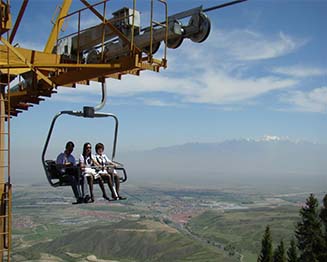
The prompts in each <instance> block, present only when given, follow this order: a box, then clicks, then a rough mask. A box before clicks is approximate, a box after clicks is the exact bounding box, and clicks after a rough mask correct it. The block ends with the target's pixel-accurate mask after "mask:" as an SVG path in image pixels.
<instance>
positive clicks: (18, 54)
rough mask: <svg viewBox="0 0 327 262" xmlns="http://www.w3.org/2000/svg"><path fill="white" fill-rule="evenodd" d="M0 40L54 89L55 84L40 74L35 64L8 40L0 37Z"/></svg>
mask: <svg viewBox="0 0 327 262" xmlns="http://www.w3.org/2000/svg"><path fill="white" fill-rule="evenodd" d="M0 40H1V42H2V43H4V44H5V45H6V46H7V47H8V49H9V50H10V51H11V52H13V53H14V54H15V55H16V56H17V57H18V58H19V59H20V60H21V61H23V62H24V63H25V64H26V65H27V66H28V67H29V68H30V69H31V70H32V71H34V72H35V73H36V74H37V75H38V76H39V77H40V78H41V79H42V80H44V82H46V83H47V84H48V85H50V86H52V87H54V84H53V82H52V81H51V80H50V79H49V78H48V77H47V76H45V75H44V74H43V73H42V72H40V71H39V70H38V69H37V68H34V66H33V64H32V63H31V62H30V61H29V59H27V58H26V57H25V56H24V55H23V54H21V53H20V52H19V51H18V50H17V49H16V48H14V47H13V46H12V45H11V44H10V43H9V42H8V41H7V40H6V39H4V38H3V37H1V36H0Z"/></svg>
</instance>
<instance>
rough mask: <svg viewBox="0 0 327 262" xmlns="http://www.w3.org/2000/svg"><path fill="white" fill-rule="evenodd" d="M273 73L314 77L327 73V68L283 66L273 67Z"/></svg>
mask: <svg viewBox="0 0 327 262" xmlns="http://www.w3.org/2000/svg"><path fill="white" fill-rule="evenodd" d="M272 72H273V73H277V74H281V75H286V76H291V77H301V78H302V77H313V76H323V75H327V69H322V68H318V67H307V66H287V67H286V66H282V67H275V68H273V69H272Z"/></svg>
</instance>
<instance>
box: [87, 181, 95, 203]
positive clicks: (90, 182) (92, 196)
mask: <svg viewBox="0 0 327 262" xmlns="http://www.w3.org/2000/svg"><path fill="white" fill-rule="evenodd" d="M87 181H88V183H89V189H90V195H91V202H94V195H93V176H88V177H87Z"/></svg>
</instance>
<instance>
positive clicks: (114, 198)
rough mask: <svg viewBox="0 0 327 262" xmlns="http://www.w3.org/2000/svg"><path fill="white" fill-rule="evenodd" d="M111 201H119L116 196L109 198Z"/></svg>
mask: <svg viewBox="0 0 327 262" xmlns="http://www.w3.org/2000/svg"><path fill="white" fill-rule="evenodd" d="M111 198H112V199H111V201H115V200H118V199H119V197H116V196H111Z"/></svg>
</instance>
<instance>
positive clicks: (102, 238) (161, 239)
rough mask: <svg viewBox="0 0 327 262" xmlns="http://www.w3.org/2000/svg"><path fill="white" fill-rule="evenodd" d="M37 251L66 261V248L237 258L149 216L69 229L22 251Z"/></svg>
mask: <svg viewBox="0 0 327 262" xmlns="http://www.w3.org/2000/svg"><path fill="white" fill-rule="evenodd" d="M40 252H42V253H49V254H52V255H56V256H60V257H61V258H63V259H64V260H65V261H67V260H68V257H67V255H65V254H66V252H71V253H75V254H81V255H84V256H88V255H95V256H96V257H97V258H102V259H113V260H119V261H139V262H146V261H151V262H152V261H153V262H155V261H158V262H159V261H160V262H165V261H167V262H171V261H208V262H210V261H212V262H214V261H227V262H229V261H237V260H236V258H235V257H234V258H231V257H224V256H223V255H222V253H220V252H218V250H215V249H211V248H210V249H209V248H207V247H204V246H202V245H201V244H198V243H195V241H193V240H192V239H189V238H187V237H186V236H183V235H182V234H181V233H179V232H178V231H177V230H174V229H173V228H170V227H168V226H166V225H165V224H161V223H160V222H155V221H149V220H141V222H133V221H124V222H121V223H118V224H114V225H99V226H96V227H92V228H88V229H85V230H82V231H78V232H74V233H70V234H68V235H65V236H62V237H60V238H57V239H55V240H53V241H51V242H48V243H42V244H39V245H36V246H33V247H31V249H30V250H28V251H27V252H26V254H25V255H26V256H27V258H29V259H37V256H35V255H33V254H38V253H40Z"/></svg>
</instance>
